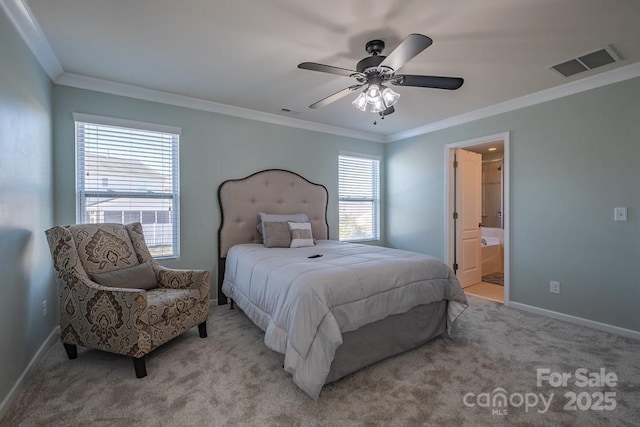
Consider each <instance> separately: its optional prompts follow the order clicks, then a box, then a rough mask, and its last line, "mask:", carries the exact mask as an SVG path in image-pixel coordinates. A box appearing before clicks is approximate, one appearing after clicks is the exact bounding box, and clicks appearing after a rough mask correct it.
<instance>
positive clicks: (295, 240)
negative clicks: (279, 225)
mask: <svg viewBox="0 0 640 427" xmlns="http://www.w3.org/2000/svg"><path fill="white" fill-rule="evenodd" d="M289 229H290V230H291V246H290V247H292V248H303V247H305V246H315V243H314V241H313V234H311V223H310V222H291V221H289Z"/></svg>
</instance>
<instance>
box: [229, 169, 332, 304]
mask: <svg viewBox="0 0 640 427" xmlns="http://www.w3.org/2000/svg"><path fill="white" fill-rule="evenodd" d="M328 199H329V197H328V192H327V188H326V187H325V186H324V185H321V184H314V183H313V182H311V181H308V180H307V179H305V178H303V177H302V176H300V175H298V174H297V173H294V172H290V171H286V170H282V169H267V170H263V171H260V172H256V173H254V174H253V175H249V176H247V177H245V178H240V179H230V180H228V181H224V182H223V183H222V184H220V187H218V204H219V206H220V228H219V229H218V304H226V301H227V298H226V297H225V296H224V294H222V291H221V287H222V281H223V279H224V268H225V260H226V257H227V251H228V250H229V249H230V248H231V247H232V246H233V245H237V244H240V243H262V237H261V236H260V235H259V234H258V229H257V225H258V220H259V213H260V212H264V213H270V214H294V213H305V214H307V216H308V217H309V220H310V221H311V229H312V232H313V237H314V238H316V239H328V238H329V224H328V223H327V202H328Z"/></svg>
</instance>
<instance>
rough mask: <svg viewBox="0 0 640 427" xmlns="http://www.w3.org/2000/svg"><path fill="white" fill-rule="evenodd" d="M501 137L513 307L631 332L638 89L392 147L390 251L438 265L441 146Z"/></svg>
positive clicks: (636, 257) (628, 84)
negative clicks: (622, 211) (507, 151)
mask: <svg viewBox="0 0 640 427" xmlns="http://www.w3.org/2000/svg"><path fill="white" fill-rule="evenodd" d="M504 131H509V132H510V137H511V155H510V162H511V163H510V164H511V182H510V186H511V254H510V255H511V265H510V272H511V288H510V291H511V300H512V301H514V302H519V303H522V304H527V305H531V306H535V307H540V308H544V309H548V310H553V311H557V312H560V313H565V314H569V315H573V316H578V317H581V318H585V319H590V320H594V321H598V322H604V323H608V324H611V325H616V326H620V327H623V328H628V329H632V330H636V331H640V310H639V309H638V306H640V166H639V163H638V162H639V161H640V78H636V79H633V80H629V81H625V82H621V83H617V84H613V85H609V86H605V87H601V88H597V89H593V90H590V91H587V92H583V93H580V94H576V95H572V96H568V97H565V98H561V99H558V100H554V101H550V102H546V103H543V104H539V105H535V106H531V107H527V108H523V109H520V110H517V111H512V112H509V113H504V114H500V115H498V116H494V117H490V118H487V119H483V120H478V121H475V122H471V123H468V124H464V125H460V126H456V127H453V128H449V129H446V130H442V131H437V132H433V133H430V134H427V135H422V136H418V137H414V138H411V139H408V140H404V141H399V142H394V143H391V144H389V145H388V146H387V150H386V165H387V243H388V244H389V245H391V246H393V247H398V248H404V249H411V250H415V251H419V252H424V253H430V254H433V255H435V256H437V257H439V258H441V259H444V239H445V230H444V212H445V206H444V186H445V184H444V177H445V170H444V146H445V145H446V144H448V143H452V142H458V141H464V140H468V139H471V138H475V137H481V136H486V135H491V134H496V133H500V132H504ZM616 206H626V207H628V208H629V221H628V222H614V221H613V208H614V207H616ZM550 280H558V281H560V282H561V287H562V293H561V294H560V295H554V294H551V293H549V281H550Z"/></svg>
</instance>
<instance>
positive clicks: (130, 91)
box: [55, 73, 385, 142]
mask: <svg viewBox="0 0 640 427" xmlns="http://www.w3.org/2000/svg"><path fill="white" fill-rule="evenodd" d="M55 83H56V84H58V85H62V86H70V87H75V88H79V89H88V90H94V91H97V92H103V93H109V94H112V95H120V96H126V97H129V98H136V99H141V100H144V101H151V102H158V103H161V104H169V105H175V106H179V107H185V108H193V109H196V110H202V111H208V112H211V113H218V114H225V115H228V116H234V117H240V118H243V119H249V120H256V121H259V122H266V123H272V124H276V125H281V126H288V127H293V128H299V129H305V130H310V131H315V132H321V133H328V134H332V135H339V136H345V137H349V138H356V139H364V140H367V141H373V142H385V138H384V136H382V135H376V134H373V133H368V132H361V131H356V130H352V129H346V128H341V127H337V126H330V125H325V124H322V123H314V122H309V121H306V120H300V119H294V118H291V117H283V116H279V115H277V114H271V113H264V112H261V111H255V110H250V109H248V108H241V107H234V106H232V105H226V104H221V103H219V102H213V101H208V100H205V99H199V98H193V97H190V96H184V95H177V94H174V93H169V92H162V91H159V90H155V89H147V88H143V87H140V86H134V85H128V84H124V83H116V82H112V81H109V80H103V79H98V78H95V77H88V76H83V75H80V74H73V73H63V74H62V75H61V76H60V77H58V78H57V79H56V80H55Z"/></svg>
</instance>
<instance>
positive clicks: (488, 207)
mask: <svg viewBox="0 0 640 427" xmlns="http://www.w3.org/2000/svg"><path fill="white" fill-rule="evenodd" d="M485 158H486V155H483V156H482V223H483V224H484V226H485V227H497V228H501V227H502V161H491V160H485Z"/></svg>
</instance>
